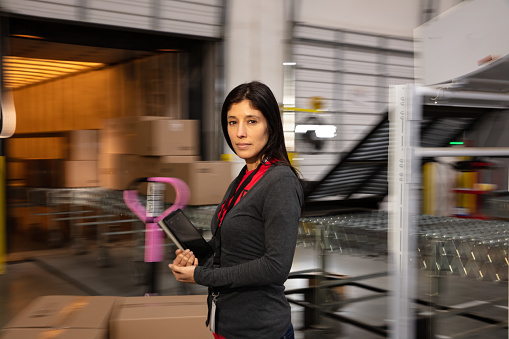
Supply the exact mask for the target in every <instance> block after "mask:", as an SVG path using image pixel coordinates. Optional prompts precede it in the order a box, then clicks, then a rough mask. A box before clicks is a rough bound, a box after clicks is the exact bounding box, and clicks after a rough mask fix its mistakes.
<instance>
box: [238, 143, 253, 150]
mask: <svg viewBox="0 0 509 339" xmlns="http://www.w3.org/2000/svg"><path fill="white" fill-rule="evenodd" d="M249 146H250V144H245V143H242V144H237V148H238V149H246V148H248V147H249Z"/></svg>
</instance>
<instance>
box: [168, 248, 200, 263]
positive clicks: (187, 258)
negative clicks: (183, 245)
mask: <svg viewBox="0 0 509 339" xmlns="http://www.w3.org/2000/svg"><path fill="white" fill-rule="evenodd" d="M178 251H180V252H179V253H178V254H177V252H178ZM175 254H177V256H176V257H175V259H174V260H173V264H174V265H177V266H192V265H193V263H194V261H195V256H194V254H193V252H192V251H190V250H188V249H187V250H184V251H181V250H180V249H179V250H177V251H175Z"/></svg>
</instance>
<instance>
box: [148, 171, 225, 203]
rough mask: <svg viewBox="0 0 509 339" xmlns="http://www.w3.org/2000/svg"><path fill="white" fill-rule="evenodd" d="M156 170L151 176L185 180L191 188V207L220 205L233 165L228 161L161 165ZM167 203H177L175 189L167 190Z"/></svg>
mask: <svg viewBox="0 0 509 339" xmlns="http://www.w3.org/2000/svg"><path fill="white" fill-rule="evenodd" d="M154 170H155V171H156V172H155V173H154V174H153V175H151V176H161V177H170V178H179V179H181V180H183V181H184V182H185V183H186V184H187V185H188V186H189V191H190V197H189V202H188V204H189V205H215V204H219V203H220V202H221V199H222V198H223V196H224V194H225V192H226V189H227V188H228V185H229V184H230V180H231V174H230V172H231V163H230V162H227V161H195V162H188V163H166V164H165V163H161V164H159V166H158V167H157V168H155V169H154ZM165 201H166V202H174V201H175V191H174V190H173V189H171V188H167V189H166V193H165Z"/></svg>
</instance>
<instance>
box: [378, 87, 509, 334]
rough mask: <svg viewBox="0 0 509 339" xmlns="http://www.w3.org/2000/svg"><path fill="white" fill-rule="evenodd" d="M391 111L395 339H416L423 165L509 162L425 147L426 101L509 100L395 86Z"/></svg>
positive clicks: (491, 152) (475, 151) (499, 152)
mask: <svg viewBox="0 0 509 339" xmlns="http://www.w3.org/2000/svg"><path fill="white" fill-rule="evenodd" d="M389 93H390V94H389V97H390V106H389V122H390V132H389V133H390V142H389V175H388V181H389V230H388V248H389V256H390V265H391V266H390V267H391V273H392V275H391V279H392V284H391V286H392V287H393V290H392V294H391V302H390V308H391V309H390V310H389V311H390V319H391V331H390V333H391V338H395V339H412V338H415V319H414V317H412V316H409V315H411V314H413V308H412V304H413V300H414V299H416V291H415V286H416V283H417V280H416V269H417V268H416V267H415V265H413V264H412V261H413V260H412V259H414V258H415V257H416V255H417V254H416V244H415V240H414V238H412V235H413V234H416V233H417V231H418V230H417V220H418V219H417V218H418V216H419V214H420V205H419V202H420V196H419V194H420V193H419V189H420V186H421V167H420V164H421V159H422V158H423V157H444V156H495V157H509V147H490V148H487V147H464V148H430V147H420V145H419V135H420V122H421V120H422V107H423V102H424V99H425V98H426V99H430V98H433V99H434V102H436V103H437V104H438V103H439V101H440V100H443V99H444V98H447V99H448V100H449V101H450V100H455V101H457V104H458V106H462V105H463V106H464V107H480V106H484V107H492V106H496V107H501V106H509V94H503V93H497V92H481V91H475V92H474V91H464V90H451V89H448V88H445V87H444V88H439V89H435V88H429V87H422V86H419V85H414V84H407V85H398V86H391V88H390V92H389ZM508 320H509V319H508Z"/></svg>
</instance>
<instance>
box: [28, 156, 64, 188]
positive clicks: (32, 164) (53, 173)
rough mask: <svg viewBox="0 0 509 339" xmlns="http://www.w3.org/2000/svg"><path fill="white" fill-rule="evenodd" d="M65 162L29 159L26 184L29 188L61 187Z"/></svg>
mask: <svg viewBox="0 0 509 339" xmlns="http://www.w3.org/2000/svg"><path fill="white" fill-rule="evenodd" d="M62 166H63V161H62V160H60V159H27V160H26V184H27V186H28V187H47V188H55V187H60V185H61V181H62V178H61V175H62V173H63V169H62Z"/></svg>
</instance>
